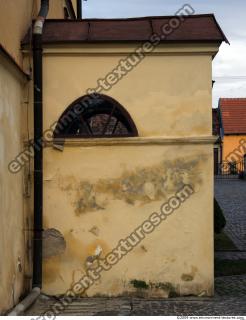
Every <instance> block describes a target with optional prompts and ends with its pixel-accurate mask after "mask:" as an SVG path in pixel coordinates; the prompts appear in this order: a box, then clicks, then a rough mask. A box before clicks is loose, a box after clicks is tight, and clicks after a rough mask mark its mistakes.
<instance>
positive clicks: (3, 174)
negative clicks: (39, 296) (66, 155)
mask: <svg viewBox="0 0 246 320" xmlns="http://www.w3.org/2000/svg"><path fill="white" fill-rule="evenodd" d="M0 75H1V76H0V227H1V232H0V257H1V258H0V284H1V285H0V313H1V312H4V311H6V310H7V309H9V308H11V307H12V306H13V305H14V304H16V303H17V302H18V299H19V297H20V295H21V294H22V293H23V281H24V265H25V243H24V231H23V229H24V215H23V180H22V173H20V174H16V175H14V174H12V173H10V172H9V171H8V164H9V162H10V161H11V160H12V159H13V158H14V157H15V156H16V155H17V154H18V153H19V152H20V150H21V148H22V144H21V119H22V105H21V102H22V85H21V84H20V82H19V80H18V78H17V77H15V76H14V75H13V74H12V71H11V72H9V70H8V67H7V66H5V65H4V64H2V61H1V60H0Z"/></svg>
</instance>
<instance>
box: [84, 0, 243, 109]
mask: <svg viewBox="0 0 246 320" xmlns="http://www.w3.org/2000/svg"><path fill="white" fill-rule="evenodd" d="M82 1H83V0H82ZM186 3H188V4H190V5H191V6H192V7H193V8H194V10H195V13H196V14H199V13H214V14H215V16H216V19H217V21H218V22H219V24H220V26H221V27H222V29H223V31H224V33H225V35H226V37H227V38H228V40H229V41H230V45H228V44H222V46H221V48H220V51H219V53H218V54H217V56H216V57H215V59H214V61H213V79H214V80H215V81H216V83H215V85H214V88H213V107H217V105H218V99H219V98H220V97H223V98H240V97H246V41H245V40H246V14H245V13H246V1H245V0H234V1H232V0H190V1H189V0H188V1H182V0H124V1H122V0H87V1H83V18H127V17H141V16H160V15H173V14H174V13H175V12H177V11H178V9H179V8H181V7H182V6H183V5H184V4H186Z"/></svg>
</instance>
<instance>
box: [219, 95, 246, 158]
mask: <svg viewBox="0 0 246 320" xmlns="http://www.w3.org/2000/svg"><path fill="white" fill-rule="evenodd" d="M219 119H220V120H219V121H220V128H221V130H220V132H221V138H222V142H223V147H222V160H224V161H228V162H238V161H242V160H243V159H244V158H245V155H246V98H221V99H220V100H219Z"/></svg>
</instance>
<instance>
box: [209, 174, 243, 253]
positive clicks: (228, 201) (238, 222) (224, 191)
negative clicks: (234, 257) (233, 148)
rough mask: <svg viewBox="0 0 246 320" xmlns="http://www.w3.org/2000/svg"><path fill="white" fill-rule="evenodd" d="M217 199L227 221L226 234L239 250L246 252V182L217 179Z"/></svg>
mask: <svg viewBox="0 0 246 320" xmlns="http://www.w3.org/2000/svg"><path fill="white" fill-rule="evenodd" d="M215 197H216V199H217V201H218V202H219V204H220V206H221V208H222V209H223V211H224V214H225V217H226V219H227V225H226V227H225V232H226V233H227V234H228V235H229V236H230V238H231V239H232V241H233V242H234V244H235V245H236V247H237V248H238V249H239V250H241V251H246V181H243V180H230V179H216V180H215Z"/></svg>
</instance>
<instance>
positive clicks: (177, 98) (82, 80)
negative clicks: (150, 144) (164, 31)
mask: <svg viewBox="0 0 246 320" xmlns="http://www.w3.org/2000/svg"><path fill="white" fill-rule="evenodd" d="M97 50H100V47H99V49H94V51H92V52H91V53H90V54H89V53H88V54H86V53H83V47H82V48H81V50H80V52H76V53H74V54H69V53H62V51H61V52H60V50H59V49H57V50H56V53H55V52H52V53H49V52H48V51H47V53H45V58H44V108H45V112H44V128H45V129H48V128H49V127H50V126H51V125H52V124H53V123H54V122H55V121H57V120H58V119H59V117H60V115H61V114H62V112H63V111H64V110H65V108H66V107H67V106H68V105H69V104H70V103H72V102H73V101H74V100H75V99H77V98H78V97H80V96H83V95H84V94H85V93H86V91H87V89H89V88H92V89H93V88H95V87H97V81H98V79H102V78H104V77H106V75H107V74H108V73H109V72H111V71H112V70H113V69H114V68H115V67H117V65H118V63H119V61H120V59H122V58H126V56H127V52H126V53H124V54H123V53H120V52H122V51H121V50H122V49H121V48H117V52H114V53H112V52H113V51H112V52H110V51H109V52H107V53H102V54H101V55H100V56H98V54H95V52H96V51H97ZM165 50H166V49H165V48H163V52H162V53H159V54H157V55H149V56H147V57H146V58H145V59H144V60H143V61H142V62H141V63H140V64H139V65H138V66H137V67H136V68H135V69H134V70H133V71H131V72H130V73H128V74H127V76H125V77H124V78H123V79H122V80H120V81H119V82H118V83H117V84H116V85H114V86H113V87H112V88H111V89H110V90H109V91H106V90H104V91H102V92H101V93H104V94H106V95H109V96H111V97H113V98H114V99H116V100H117V101H118V102H120V103H121V104H122V105H123V106H124V107H125V108H126V109H127V110H128V112H129V113H130V114H131V116H132V118H133V120H134V122H135V124H136V126H137V128H138V131H139V135H140V136H181V137H182V136H193V135H195V136H196V135H199V136H208V135H211V122H212V118H211V114H210V113H211V112H210V111H209V110H210V109H211V78H212V75H211V56H210V53H207V54H206V55H205V54H204V55H199V54H192V53H189V54H182V53H181V54H175V55H174V54H172V52H169V53H168V54H166V55H165ZM172 50H174V49H172ZM129 51H130V50H129ZM46 84H47V85H46Z"/></svg>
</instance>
